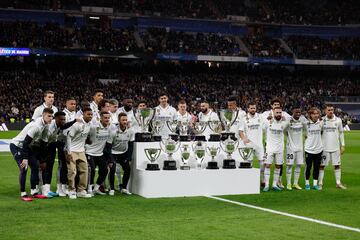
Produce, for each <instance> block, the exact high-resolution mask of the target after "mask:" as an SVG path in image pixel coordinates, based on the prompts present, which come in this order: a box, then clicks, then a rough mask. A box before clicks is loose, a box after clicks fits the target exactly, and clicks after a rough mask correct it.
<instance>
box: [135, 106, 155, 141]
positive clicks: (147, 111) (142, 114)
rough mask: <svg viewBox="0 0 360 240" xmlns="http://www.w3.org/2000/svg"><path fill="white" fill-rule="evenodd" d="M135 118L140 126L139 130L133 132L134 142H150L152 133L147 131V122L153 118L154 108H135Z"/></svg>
mask: <svg viewBox="0 0 360 240" xmlns="http://www.w3.org/2000/svg"><path fill="white" fill-rule="evenodd" d="M134 115H135V119H136V121H137V123H138V124H139V126H140V127H141V132H139V133H136V134H135V141H136V142H151V140H152V134H151V133H150V132H149V124H150V122H151V120H152V119H153V118H154V115H155V109H153V108H143V109H136V110H135V114H134Z"/></svg>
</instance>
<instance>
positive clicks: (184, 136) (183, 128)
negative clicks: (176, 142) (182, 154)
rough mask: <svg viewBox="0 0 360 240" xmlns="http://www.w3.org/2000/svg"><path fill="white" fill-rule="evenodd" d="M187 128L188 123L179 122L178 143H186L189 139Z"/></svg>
mask: <svg viewBox="0 0 360 240" xmlns="http://www.w3.org/2000/svg"><path fill="white" fill-rule="evenodd" d="M189 127H190V122H188V121H179V133H180V141H182V142H188V141H190V139H189V133H188V132H189Z"/></svg>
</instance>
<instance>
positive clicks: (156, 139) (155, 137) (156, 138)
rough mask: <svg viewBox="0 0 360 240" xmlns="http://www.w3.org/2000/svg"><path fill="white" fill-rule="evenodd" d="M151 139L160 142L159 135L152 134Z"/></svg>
mask: <svg viewBox="0 0 360 240" xmlns="http://www.w3.org/2000/svg"><path fill="white" fill-rule="evenodd" d="M152 141H153V142H160V141H161V136H152Z"/></svg>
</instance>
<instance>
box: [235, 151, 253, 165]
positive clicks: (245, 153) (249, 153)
mask: <svg viewBox="0 0 360 240" xmlns="http://www.w3.org/2000/svg"><path fill="white" fill-rule="evenodd" d="M253 152H254V149H253V148H251V147H239V153H240V157H241V158H242V159H244V161H243V162H240V166H239V168H251V167H252V166H251V162H250V161H249V159H250V158H251V157H252V154H253Z"/></svg>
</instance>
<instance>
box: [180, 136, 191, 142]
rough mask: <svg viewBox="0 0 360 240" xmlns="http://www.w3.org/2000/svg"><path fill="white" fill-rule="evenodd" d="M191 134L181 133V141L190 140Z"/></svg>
mask: <svg viewBox="0 0 360 240" xmlns="http://www.w3.org/2000/svg"><path fill="white" fill-rule="evenodd" d="M189 141H190V138H189V135H180V142H189Z"/></svg>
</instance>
